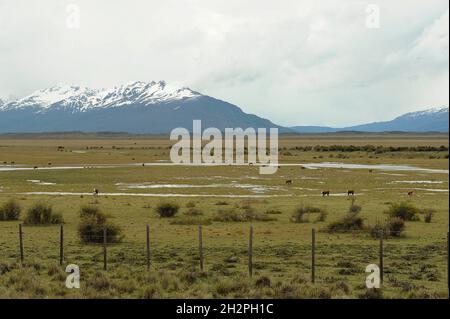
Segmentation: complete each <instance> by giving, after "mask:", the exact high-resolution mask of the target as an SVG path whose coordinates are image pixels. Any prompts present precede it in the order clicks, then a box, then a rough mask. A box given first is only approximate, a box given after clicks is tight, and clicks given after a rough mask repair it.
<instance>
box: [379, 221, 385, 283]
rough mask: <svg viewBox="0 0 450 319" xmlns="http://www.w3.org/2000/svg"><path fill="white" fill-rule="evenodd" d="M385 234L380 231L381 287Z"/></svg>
mask: <svg viewBox="0 0 450 319" xmlns="http://www.w3.org/2000/svg"><path fill="white" fill-rule="evenodd" d="M383 237H384V232H383V230H380V285H383V274H384V260H383V258H384V243H383Z"/></svg>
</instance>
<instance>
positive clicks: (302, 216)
mask: <svg viewBox="0 0 450 319" xmlns="http://www.w3.org/2000/svg"><path fill="white" fill-rule="evenodd" d="M311 214H318V218H317V219H316V221H325V219H326V217H327V213H326V212H325V210H323V209H322V208H318V207H313V206H301V207H299V208H297V209H296V210H295V212H294V214H292V217H291V221H292V222H293V223H308V222H309V216H310V215H311Z"/></svg>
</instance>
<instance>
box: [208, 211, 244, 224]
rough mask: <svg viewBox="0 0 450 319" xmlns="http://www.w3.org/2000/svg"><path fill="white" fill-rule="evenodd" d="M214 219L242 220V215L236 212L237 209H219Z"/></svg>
mask: <svg viewBox="0 0 450 319" xmlns="http://www.w3.org/2000/svg"><path fill="white" fill-rule="evenodd" d="M213 220H214V221H216V222H241V221H242V216H240V215H239V214H238V213H236V211H235V210H233V209H231V210H223V209H219V210H218V211H217V213H216V216H215V217H214V218H213Z"/></svg>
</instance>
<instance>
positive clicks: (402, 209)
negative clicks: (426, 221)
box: [386, 202, 420, 221]
mask: <svg viewBox="0 0 450 319" xmlns="http://www.w3.org/2000/svg"><path fill="white" fill-rule="evenodd" d="M389 206H390V207H389V209H388V211H387V212H386V213H387V214H389V216H390V217H397V218H401V219H403V220H404V221H417V220H419V218H418V217H417V214H418V213H419V212H420V211H419V209H418V208H417V207H415V206H414V205H413V204H411V203H408V202H401V203H392V204H390V205H389Z"/></svg>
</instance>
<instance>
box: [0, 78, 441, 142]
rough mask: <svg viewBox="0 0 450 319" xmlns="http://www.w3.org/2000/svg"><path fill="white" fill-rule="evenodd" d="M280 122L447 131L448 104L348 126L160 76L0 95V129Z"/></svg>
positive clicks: (150, 129) (155, 129)
mask: <svg viewBox="0 0 450 319" xmlns="http://www.w3.org/2000/svg"><path fill="white" fill-rule="evenodd" d="M195 119H201V120H202V127H203V128H207V127H216V128H219V129H221V130H223V129H225V128H227V127H241V128H247V127H253V128H271V127H277V128H278V129H279V131H280V132H282V133H283V132H298V133H319V132H336V131H342V130H345V131H368V132H380V131H418V132H423V131H445V132H448V126H449V125H448V107H441V108H434V109H429V110H426V111H421V112H414V113H408V114H405V115H402V116H400V117H397V118H396V119H394V120H392V121H388V122H378V123H370V124H364V125H358V126H352V127H346V128H331V127H318V126H295V127H283V126H280V125H276V124H274V123H272V122H271V121H270V120H267V119H264V118H261V117H259V116H256V115H253V114H248V113H245V112H243V111H242V109H241V108H239V107H238V106H236V105H233V104H230V103H228V102H225V101H222V100H219V99H215V98H213V97H210V96H207V95H203V94H201V93H199V92H196V91H193V90H191V89H189V88H187V87H176V86H171V85H168V84H167V83H166V82H164V81H159V82H140V81H138V82H130V83H127V84H125V85H121V86H118V87H113V88H108V89H90V88H86V87H80V86H54V87H51V88H48V89H43V90H38V91H36V92H34V93H32V94H31V95H28V96H26V97H24V98H21V99H16V100H13V101H8V102H4V101H2V100H0V133H19V132H20V133H32V132H69V131H84V132H106V131H108V132H127V133H147V134H160V133H161V134H165V133H169V132H170V131H171V130H172V129H173V128H176V127H185V128H191V127H192V121H193V120H195Z"/></svg>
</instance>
